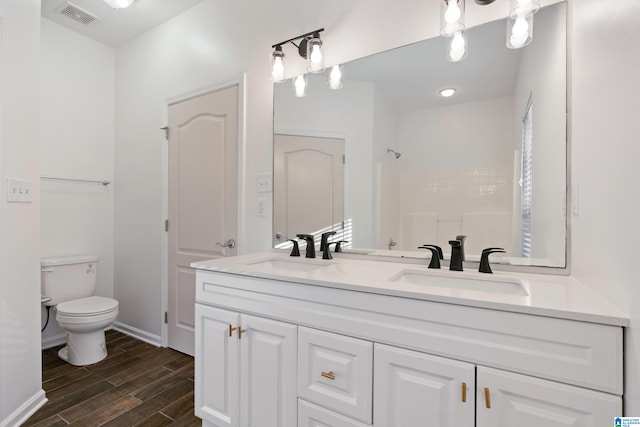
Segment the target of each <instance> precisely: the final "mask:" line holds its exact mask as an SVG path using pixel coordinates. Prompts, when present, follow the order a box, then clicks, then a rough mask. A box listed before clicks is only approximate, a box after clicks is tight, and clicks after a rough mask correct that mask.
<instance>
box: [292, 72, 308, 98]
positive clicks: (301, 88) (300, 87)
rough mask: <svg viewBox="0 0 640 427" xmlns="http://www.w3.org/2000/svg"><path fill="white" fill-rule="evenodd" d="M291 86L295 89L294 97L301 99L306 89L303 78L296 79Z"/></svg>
mask: <svg viewBox="0 0 640 427" xmlns="http://www.w3.org/2000/svg"><path fill="white" fill-rule="evenodd" d="M293 86H294V87H295V90H296V96H297V97H298V98H302V97H303V96H305V92H306V89H307V82H306V80H305V78H304V76H298V77H296V79H295V80H294V82H293Z"/></svg>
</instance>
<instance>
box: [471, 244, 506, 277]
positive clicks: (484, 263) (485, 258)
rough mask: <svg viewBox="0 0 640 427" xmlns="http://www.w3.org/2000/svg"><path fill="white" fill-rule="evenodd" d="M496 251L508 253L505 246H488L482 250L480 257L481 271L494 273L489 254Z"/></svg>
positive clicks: (479, 269)
mask: <svg viewBox="0 0 640 427" xmlns="http://www.w3.org/2000/svg"><path fill="white" fill-rule="evenodd" d="M494 253H503V254H504V253H506V251H505V250H504V248H486V249H483V250H482V255H481V257H480V268H478V271H479V272H480V273H489V274H491V273H493V271H491V265H489V255H491V254H494Z"/></svg>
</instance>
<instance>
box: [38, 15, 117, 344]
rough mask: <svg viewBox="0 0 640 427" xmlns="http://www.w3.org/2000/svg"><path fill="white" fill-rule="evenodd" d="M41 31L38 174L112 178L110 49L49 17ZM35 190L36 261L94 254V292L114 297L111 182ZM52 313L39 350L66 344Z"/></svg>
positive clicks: (61, 184)
mask: <svg viewBox="0 0 640 427" xmlns="http://www.w3.org/2000/svg"><path fill="white" fill-rule="evenodd" d="M41 31H42V36H41V74H40V86H41V91H40V94H41V95H40V106H41V126H42V127H41V129H42V132H41V134H42V144H41V151H40V169H41V173H42V175H44V176H54V177H66V178H74V179H91V180H108V181H112V180H113V152H114V133H115V123H114V84H115V79H114V73H115V68H114V67H115V63H114V59H115V53H114V50H113V49H112V48H111V47H108V46H106V45H103V44H101V43H98V42H96V41H94V40H92V39H89V38H87V37H85V36H83V35H80V34H78V33H76V32H74V31H71V30H69V29H67V28H66V27H63V26H61V25H59V24H56V23H55V22H53V21H50V20H48V19H44V18H43V19H42V26H41ZM41 191H42V194H41V197H42V201H41V202H42V204H41V209H40V211H41V244H42V251H41V253H42V256H43V257H48V256H61V255H74V254H91V255H98V256H99V257H100V261H99V264H98V277H97V281H98V283H97V289H96V292H95V294H96V295H101V296H107V297H111V296H113V185H109V186H103V185H101V184H93V183H75V182H63V181H49V180H43V181H42V183H41ZM41 311H42V313H43V324H44V318H45V317H46V312H45V310H44V309H42V310H41ZM54 316H55V313H52V316H51V317H52V318H51V319H50V321H49V325H48V326H47V328H46V329H45V331H44V333H43V347H45V348H46V347H51V346H53V345H57V344H59V343H62V342H64V339H65V337H64V335H63V333H64V332H63V331H62V329H61V328H60V327H59V326H58V324H57V322H56V321H55V319H54Z"/></svg>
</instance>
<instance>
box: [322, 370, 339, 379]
mask: <svg viewBox="0 0 640 427" xmlns="http://www.w3.org/2000/svg"><path fill="white" fill-rule="evenodd" d="M320 375H322V376H323V377H325V378H329V379H330V380H335V379H336V376H335V375H334V374H333V371H329V372H321V373H320Z"/></svg>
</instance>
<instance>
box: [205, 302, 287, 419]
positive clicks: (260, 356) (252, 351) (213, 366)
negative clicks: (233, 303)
mask: <svg viewBox="0 0 640 427" xmlns="http://www.w3.org/2000/svg"><path fill="white" fill-rule="evenodd" d="M296 347H297V327H296V326H295V325H291V324H288V323H284V322H278V321H274V320H270V319H264V318H260V317H256V316H250V315H246V314H240V313H237V312H233V311H229V310H223V309H219V308H214V307H209V306H205V305H202V304H196V365H195V413H196V415H197V416H198V417H200V418H202V419H203V421H205V424H204V425H208V426H216V427H245V426H252V427H272V426H281V427H294V426H296V425H297V421H296V416H297V409H296V405H297V402H296V384H295V378H296V374H295V366H296V354H297V348H296Z"/></svg>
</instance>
